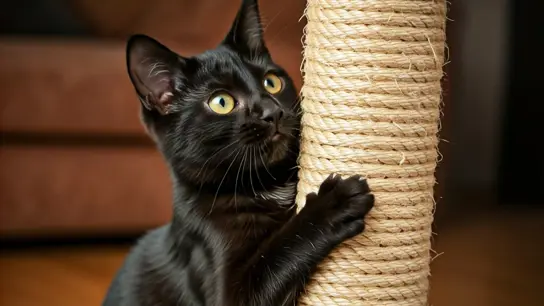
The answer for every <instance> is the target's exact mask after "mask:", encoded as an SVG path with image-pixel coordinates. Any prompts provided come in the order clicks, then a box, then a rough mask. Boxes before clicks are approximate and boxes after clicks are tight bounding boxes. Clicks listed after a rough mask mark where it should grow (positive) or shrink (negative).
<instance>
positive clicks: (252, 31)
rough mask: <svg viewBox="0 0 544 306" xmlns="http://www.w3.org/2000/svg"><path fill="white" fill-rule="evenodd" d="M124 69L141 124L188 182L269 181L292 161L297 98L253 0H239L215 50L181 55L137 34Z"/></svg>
mask: <svg viewBox="0 0 544 306" xmlns="http://www.w3.org/2000/svg"><path fill="white" fill-rule="evenodd" d="M127 65H128V72H129V75H130V79H131V80H132V83H133V85H134V87H135V89H136V92H137V94H138V96H139V98H140V101H141V103H142V106H143V107H142V119H143V122H144V125H145V126H146V128H147V130H148V132H149V133H150V134H151V136H152V138H153V139H154V140H155V141H156V142H157V143H158V145H159V147H160V148H161V150H162V152H163V154H164V155H165V157H166V159H167V160H168V161H169V162H170V164H171V166H172V167H173V168H174V171H176V172H178V174H180V175H182V176H184V177H185V178H186V179H191V180H195V181H202V182H207V183H218V181H220V180H221V181H222V180H224V179H227V180H229V179H230V180H233V179H234V180H236V179H237V178H236V177H234V178H233V176H239V175H240V169H241V171H242V172H245V171H248V170H249V169H252V170H253V171H258V172H262V174H261V175H264V176H267V174H263V173H267V172H270V171H271V170H270V169H273V168H274V166H275V165H280V164H282V163H284V162H285V161H286V160H287V159H289V160H291V159H296V154H297V152H298V151H297V150H298V144H297V143H298V137H297V135H298V127H299V118H298V115H297V114H298V103H297V101H298V95H297V92H296V89H295V86H294V84H293V82H292V80H291V79H290V77H289V76H288V75H287V73H286V72H285V70H283V69H282V68H281V67H280V66H278V65H276V64H275V63H274V62H273V60H272V58H271V56H270V54H269V52H268V49H267V48H266V45H265V43H264V40H263V29H262V26H261V22H260V17H259V9H258V5H257V1H256V0H243V3H242V5H241V7H240V10H239V12H238V14H237V16H236V19H235V20H234V22H233V25H232V27H231V29H230V31H229V32H228V34H227V36H226V37H225V39H224V40H223V42H222V43H221V44H220V45H219V46H218V47H217V48H216V49H213V50H209V51H206V52H204V53H202V54H198V55H196V56H192V57H184V56H181V55H178V54H176V53H174V52H173V51H171V50H169V49H168V48H167V47H165V46H164V45H162V44H160V43H159V42H157V41H156V40H154V39H152V38H150V37H147V36H144V35H135V36H132V37H131V38H130V39H129V41H128V44H127ZM293 155H295V156H293ZM237 174H238V175H237ZM246 177H247V175H246ZM254 179H255V178H254Z"/></svg>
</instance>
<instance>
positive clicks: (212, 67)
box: [197, 47, 273, 76]
mask: <svg viewBox="0 0 544 306" xmlns="http://www.w3.org/2000/svg"><path fill="white" fill-rule="evenodd" d="M197 59H198V61H199V64H200V67H201V70H202V71H201V72H203V73H214V74H227V75H228V74H238V75H239V74H244V75H246V74H249V75H251V74H253V73H255V72H258V71H265V70H267V69H269V68H270V66H271V65H273V63H272V62H270V60H268V59H267V58H266V57H263V56H252V57H250V58H247V57H244V56H242V55H240V54H238V53H236V52H234V51H232V50H230V49H228V48H223V47H219V48H217V49H213V50H209V51H206V52H204V53H202V54H200V55H199V56H198V57H197ZM249 75H247V76H249Z"/></svg>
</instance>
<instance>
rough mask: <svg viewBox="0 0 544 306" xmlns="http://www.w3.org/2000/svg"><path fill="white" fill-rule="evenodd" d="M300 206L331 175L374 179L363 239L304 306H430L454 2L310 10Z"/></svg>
mask: <svg viewBox="0 0 544 306" xmlns="http://www.w3.org/2000/svg"><path fill="white" fill-rule="evenodd" d="M305 16H306V18H307V20H308V23H307V25H306V28H305V42H304V43H305V49H304V66H303V75H304V85H303V88H302V97H303V100H302V102H301V107H302V110H303V117H302V143H301V155H300V158H299V164H300V172H299V179H300V180H299V184H298V194H297V204H298V205H299V207H302V206H303V205H304V204H305V196H306V194H308V193H310V192H314V191H317V189H318V187H319V185H320V184H321V182H323V180H324V179H325V178H326V177H327V176H328V175H329V174H330V173H337V174H341V175H342V176H349V175H353V174H363V175H364V176H365V177H367V178H368V182H369V185H370V187H371V189H372V192H373V193H374V194H375V198H376V205H375V207H374V209H373V210H372V211H371V212H370V214H369V215H368V216H367V219H366V229H365V232H364V233H363V234H362V235H360V236H358V237H355V238H354V239H351V240H349V241H346V242H344V243H343V244H342V245H341V246H340V247H338V248H337V249H336V250H335V251H334V252H333V253H331V254H330V255H329V256H328V258H327V259H326V260H325V262H324V263H322V264H321V265H320V266H319V268H318V271H317V273H316V274H315V275H314V277H313V279H312V281H311V282H310V284H309V286H308V287H307V290H306V293H305V294H304V295H303V296H302V297H301V299H300V304H301V305H335V306H336V305H345V306H352V305H365V306H378V305H379V306H384V305H388V306H389V305H391V306H421V305H426V304H427V294H428V290H429V282H428V275H429V272H430V270H429V264H430V248H431V243H430V238H431V224H432V221H433V211H434V199H433V187H434V184H435V177H434V172H435V169H436V163H437V159H438V157H439V154H438V152H437V149H436V147H437V145H438V137H437V135H436V134H437V133H438V131H439V119H440V103H441V84H440V79H441V78H442V75H443V71H442V66H443V64H444V48H445V22H446V1H445V0H364V1H363V0H357V1H354V0H308V1H307V7H306V11H305Z"/></svg>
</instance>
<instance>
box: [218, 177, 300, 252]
mask: <svg viewBox="0 0 544 306" xmlns="http://www.w3.org/2000/svg"><path fill="white" fill-rule="evenodd" d="M295 193H296V183H287V184H285V185H284V186H281V187H274V188H269V189H268V190H263V191H258V192H255V193H253V192H249V193H248V194H244V195H240V194H239V195H236V196H232V197H230V198H229V199H227V200H225V202H223V203H221V204H222V205H223V206H222V207H221V208H218V209H216V211H215V212H213V213H212V215H211V216H210V217H211V218H210V220H212V223H213V226H214V228H216V229H217V230H219V231H220V235H222V236H223V238H224V242H225V245H226V246H227V252H228V253H231V254H234V253H238V252H248V251H251V249H252V248H256V246H257V245H258V244H260V243H262V241H263V240H264V239H267V238H268V237H269V236H270V235H271V234H272V233H274V232H276V231H277V230H279V228H281V227H282V226H283V225H284V224H285V223H286V222H288V221H289V219H290V218H291V217H292V216H293V215H294V214H295V212H296V209H295V203H294V197H295ZM232 256H235V255H232Z"/></svg>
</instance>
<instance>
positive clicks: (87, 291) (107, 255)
mask: <svg viewBox="0 0 544 306" xmlns="http://www.w3.org/2000/svg"><path fill="white" fill-rule="evenodd" d="M438 231H439V232H440V234H439V235H438V236H436V238H435V250H436V251H437V252H438V254H440V256H437V257H436V259H435V260H434V261H433V266H432V273H433V275H432V278H431V284H432V290H431V303H432V305H436V306H517V305H520V306H537V305H544V297H543V295H542V290H543V289H544V286H543V283H542V275H544V256H543V255H542V254H543V251H544V243H543V242H544V239H543V236H544V212H533V211H528V212H510V211H502V212H499V213H493V214H482V215H473V216H472V218H463V219H460V220H458V221H456V222H452V223H450V224H447V225H444V226H443V228H442V229H441V228H439V229H438ZM126 251H127V246H125V245H118V246H115V245H113V246H112V245H88V246H86V245H83V246H77V247H75V246H68V247H66V246H65V247H56V248H25V249H10V250H7V249H3V250H2V252H1V254H0V271H1V272H0V305H7V306H31V305H42V306H73V305H78V306H91V305H100V302H101V300H102V297H103V295H104V292H105V291H106V289H107V286H108V284H109V281H110V280H111V278H112V276H113V274H114V273H115V271H116V269H117V268H118V267H119V265H120V264H121V262H122V260H123V257H124V255H125V253H126Z"/></svg>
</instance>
